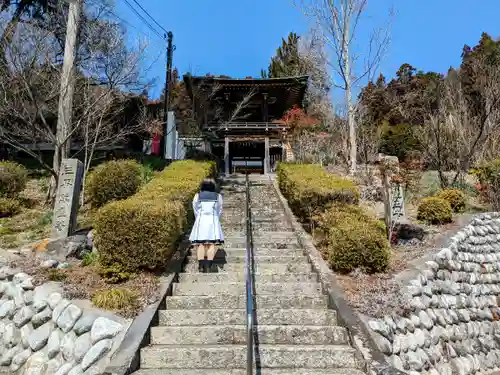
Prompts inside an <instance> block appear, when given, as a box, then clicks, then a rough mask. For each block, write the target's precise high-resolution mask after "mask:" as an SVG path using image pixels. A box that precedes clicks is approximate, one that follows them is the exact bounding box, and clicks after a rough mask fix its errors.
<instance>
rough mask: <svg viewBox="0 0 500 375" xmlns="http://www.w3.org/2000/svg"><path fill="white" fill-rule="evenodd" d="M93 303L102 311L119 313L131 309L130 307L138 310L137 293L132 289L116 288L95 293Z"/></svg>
mask: <svg viewBox="0 0 500 375" xmlns="http://www.w3.org/2000/svg"><path fill="white" fill-rule="evenodd" d="M92 303H93V304H94V306H96V307H98V308H100V309H105V310H113V311H119V310H124V309H130V306H134V307H135V308H137V306H138V297H137V293H135V292H133V291H131V290H130V289H124V288H115V289H110V290H101V291H99V292H97V293H95V294H94V296H93V297H92Z"/></svg>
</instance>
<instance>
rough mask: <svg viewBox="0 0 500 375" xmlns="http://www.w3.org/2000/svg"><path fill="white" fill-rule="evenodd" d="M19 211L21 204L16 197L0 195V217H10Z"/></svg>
mask: <svg viewBox="0 0 500 375" xmlns="http://www.w3.org/2000/svg"><path fill="white" fill-rule="evenodd" d="M19 211H21V204H20V203H19V201H18V200H17V199H14V198H6V197H0V217H10V216H14V215H15V214H17V213H19Z"/></svg>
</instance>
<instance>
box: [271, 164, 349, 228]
mask: <svg viewBox="0 0 500 375" xmlns="http://www.w3.org/2000/svg"><path fill="white" fill-rule="evenodd" d="M277 174H278V182H279V187H280V190H281V192H282V193H283V195H284V196H285V198H286V199H287V200H288V203H289V204H290V207H291V208H292V210H293V211H294V212H295V214H296V215H297V216H298V217H299V218H300V219H301V220H303V221H308V220H310V219H311V217H312V216H313V215H315V214H317V213H319V212H321V211H323V210H325V209H326V207H327V205H328V204H331V203H332V202H338V203H346V204H357V203H358V202H359V188H358V187H357V186H356V184H355V183H354V182H352V181H350V180H348V179H346V178H342V177H339V176H336V175H333V174H330V173H328V172H326V171H325V170H324V169H323V168H322V167H321V166H319V165H315V164H288V163H280V164H279V165H278V169H277Z"/></svg>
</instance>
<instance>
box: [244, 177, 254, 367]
mask: <svg viewBox="0 0 500 375" xmlns="http://www.w3.org/2000/svg"><path fill="white" fill-rule="evenodd" d="M245 191H246V194H245V196H246V199H245V221H246V251H245V254H246V257H245V288H246V315H247V319H246V320H247V375H252V372H253V296H252V291H253V279H252V263H251V261H252V237H251V236H252V222H251V215H250V180H249V178H248V171H246V175H245Z"/></svg>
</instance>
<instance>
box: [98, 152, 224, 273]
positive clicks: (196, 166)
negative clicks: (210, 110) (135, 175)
mask: <svg viewBox="0 0 500 375" xmlns="http://www.w3.org/2000/svg"><path fill="white" fill-rule="evenodd" d="M213 171H214V164H213V163H211V162H196V161H191V160H183V161H176V162H174V163H172V164H171V165H170V166H169V167H168V168H167V169H165V170H164V171H163V172H161V173H160V174H159V175H158V176H157V177H155V178H153V179H152V180H151V182H149V183H147V184H146V185H144V186H143V187H142V188H141V189H140V190H139V191H138V192H137V194H135V195H133V196H132V197H130V198H128V199H125V200H122V201H115V202H111V203H109V204H107V205H106V206H104V207H102V208H101V209H100V210H99V211H98V213H97V215H96V218H95V221H94V228H95V231H96V233H95V242H96V247H97V248H98V249H99V262H100V263H101V264H102V265H108V266H109V265H113V264H116V263H118V264H121V265H123V267H124V270H127V271H134V270H137V269H140V268H148V269H154V268H157V267H161V266H163V265H165V264H166V263H167V262H168V261H169V259H170V257H171V255H172V254H173V253H174V252H175V250H176V249H177V244H178V241H179V239H180V237H181V235H182V234H183V233H184V232H185V231H186V230H187V229H188V226H187V224H188V223H190V222H191V219H192V208H191V200H192V198H193V196H194V194H195V193H196V192H197V191H198V190H199V186H200V183H201V182H202V180H203V179H205V178H207V177H210V176H212V175H213Z"/></svg>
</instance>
